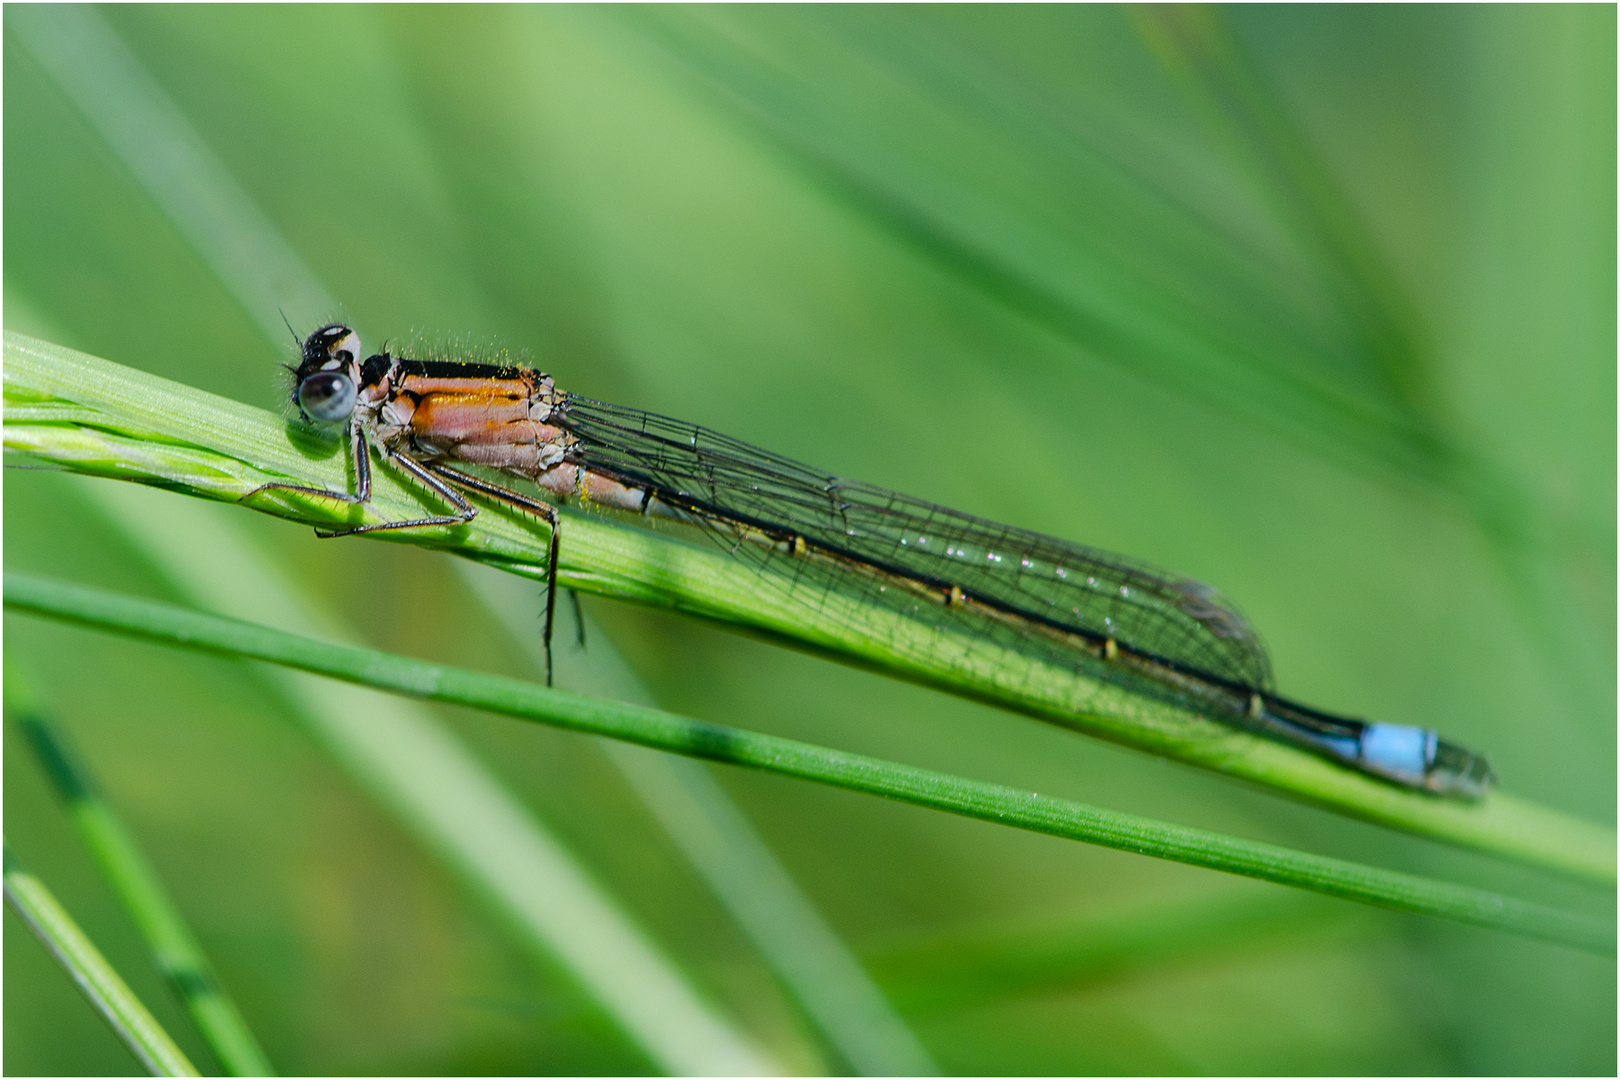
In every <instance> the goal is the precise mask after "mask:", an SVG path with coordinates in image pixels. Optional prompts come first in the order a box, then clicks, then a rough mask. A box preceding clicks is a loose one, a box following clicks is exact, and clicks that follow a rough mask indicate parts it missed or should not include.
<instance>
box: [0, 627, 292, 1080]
mask: <svg viewBox="0 0 1620 1080" xmlns="http://www.w3.org/2000/svg"><path fill="white" fill-rule="evenodd" d="M5 697H6V711H7V712H8V713H10V714H11V716H12V718H13V719H14V720H15V721H16V723H17V725H18V727H20V728H21V729H22V731H23V733H24V734H25V735H26V736H27V737H28V741H29V744H30V745H31V746H32V747H33V748H34V752H35V754H36V755H37V756H38V758H39V761H40V764H41V765H42V766H43V767H44V770H45V773H46V775H47V776H49V777H50V780H51V783H52V785H53V786H54V787H55V788H56V792H57V794H58V795H60V796H61V798H62V801H63V803H64V804H65V807H66V810H67V814H68V817H69V819H71V820H72V822H73V825H74V827H75V828H76V829H77V830H78V832H79V838H80V839H81V840H82V841H83V842H84V845H85V847H86V848H87V849H88V850H89V852H90V855H91V857H92V858H93V859H94V860H95V862H96V866H97V867H98V868H99V869H100V870H101V874H102V876H103V877H104V878H105V879H106V881H107V884H108V885H109V886H110V887H111V888H112V891H113V893H114V895H116V896H117V897H118V899H119V900H120V901H121V902H122V903H123V905H124V909H125V910H126V911H128V912H129V915H130V917H131V918H132V919H133V920H134V921H135V925H136V926H137V927H139V928H140V931H141V936H142V937H144V938H145V939H146V943H147V945H148V947H150V948H151V950H152V956H153V959H154V961H155V962H156V964H157V968H158V970H159V971H160V972H162V973H163V975H164V977H165V978H166V979H168V981H169V985H170V986H171V987H172V988H173V989H174V992H175V994H176V995H177V996H178V997H179V998H180V1000H181V1002H182V1003H184V1005H185V1007H186V1010H187V1012H189V1013H190V1014H191V1019H192V1022H193V1023H194V1024H196V1026H197V1030H198V1032H200V1033H201V1034H202V1037H203V1038H204V1039H205V1040H206V1041H207V1042H208V1046H209V1048H210V1049H212V1050H213V1051H214V1054H215V1056H216V1057H218V1058H219V1063H220V1065H222V1066H223V1067H224V1068H225V1071H226V1072H227V1073H228V1074H230V1075H231V1076H271V1075H274V1074H273V1072H272V1070H271V1068H270V1062H269V1060H268V1059H266V1058H265V1056H264V1051H263V1050H261V1049H260V1048H259V1043H258V1041H257V1040H256V1039H255V1038H254V1037H253V1032H252V1031H251V1030H249V1028H248V1026H247V1021H245V1020H244V1019H243V1018H242V1014H241V1012H240V1011H238V1009H237V1007H236V1003H235V1002H234V1001H232V1000H231V997H230V995H229V994H228V993H226V991H225V988H224V987H223V986H221V985H220V982H219V978H218V977H217V976H216V974H215V973H214V968H213V965H212V964H210V963H209V962H208V955H207V954H206V953H205V952H204V951H203V948H202V945H201V944H199V943H198V941H197V939H196V937H195V936H194V935H193V934H192V932H191V928H190V927H189V926H187V925H186V921H185V919H184V917H183V916H181V914H180V910H179V908H178V907H177V906H176V905H175V903H174V901H173V899H171V898H170V896H169V894H168V891H167V890H166V889H165V888H164V887H163V883H162V881H161V880H159V878H158V876H157V873H156V871H154V870H153V868H152V866H151V864H150V863H148V862H147V860H146V856H145V855H144V854H143V853H142V852H141V850H140V848H139V847H138V846H137V845H136V843H135V840H134V837H132V836H131V835H130V834H129V830H128V829H126V828H125V827H124V823H123V822H122V821H121V820H120V819H119V817H118V815H117V813H116V812H115V811H114V810H113V808H112V806H111V804H109V803H108V801H107V799H106V798H105V797H104V796H103V795H102V794H101V791H100V788H99V785H98V784H97V783H96V782H95V780H94V778H93V777H92V776H91V775H90V773H89V770H88V769H87V767H86V766H85V764H84V762H83V761H81V760H80V758H79V755H78V754H77V753H76V752H75V751H74V749H73V748H72V746H71V744H70V743H69V741H68V739H67V736H66V734H65V733H64V732H62V731H61V730H60V728H59V727H58V725H57V724H56V722H55V720H54V719H53V718H52V717H51V715H50V712H49V710H48V709H47V708H46V706H45V705H44V703H43V702H42V701H41V700H40V699H39V697H38V695H37V694H36V693H35V692H34V689H33V687H32V686H31V685H29V680H28V679H27V677H26V676H25V675H24V674H23V672H22V671H21V670H20V669H19V668H18V666H17V664H16V663H15V662H14V661H13V660H12V659H11V658H10V657H8V658H7V660H6V671H5Z"/></svg>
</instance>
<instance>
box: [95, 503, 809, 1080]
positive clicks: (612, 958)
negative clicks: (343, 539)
mask: <svg viewBox="0 0 1620 1080" xmlns="http://www.w3.org/2000/svg"><path fill="white" fill-rule="evenodd" d="M102 486H103V487H107V488H109V490H107V491H104V492H102V493H101V497H100V499H99V500H98V502H99V503H100V505H101V507H102V509H103V510H105V511H106V512H107V513H108V514H109V516H110V517H111V518H112V519H113V520H114V521H115V522H117V523H118V525H119V526H120V527H121V528H122V529H123V530H124V531H125V533H126V534H127V535H128V536H129V537H130V538H131V540H132V541H133V542H134V543H136V544H137V545H138V546H139V547H140V548H141V549H142V550H143V552H144V553H145V554H146V555H147V556H148V557H149V558H150V559H151V561H152V562H153V564H154V565H155V566H157V567H158V568H160V569H161V570H162V571H163V572H164V574H165V575H166V576H167V577H168V578H169V580H170V581H172V582H173V583H174V584H175V586H176V588H177V589H178V590H179V591H180V592H181V593H182V594H183V595H185V596H188V597H192V598H193V599H194V601H195V602H197V603H199V604H202V605H206V606H207V607H209V608H212V609H214V610H217V611H225V612H231V613H246V612H252V613H253V614H254V616H255V618H258V619H260V620H263V621H266V622H270V623H274V624H276V625H278V626H282V627H287V628H292V629H294V630H298V631H301V632H305V633H317V634H320V635H321V636H322V637H326V638H330V639H337V640H344V639H347V638H349V637H351V634H350V632H349V630H348V628H346V627H344V626H342V625H340V624H339V623H338V621H337V620H336V619H335V618H334V617H333V616H332V615H331V614H330V613H329V612H326V611H323V610H322V609H321V607H320V605H318V604H317V603H315V602H314V601H313V600H311V599H310V598H309V597H308V596H307V593H306V590H304V589H303V588H301V587H299V586H298V585H296V584H294V583H293V582H291V581H288V580H286V579H285V577H284V576H283V575H281V574H278V573H277V572H276V571H275V569H274V568H273V567H272V566H271V565H270V564H269V563H268V562H267V561H266V560H265V559H264V558H263V557H261V556H260V555H258V553H256V552H255V551H254V550H253V549H252V546H251V545H250V544H249V543H248V542H247V541H246V540H245V538H244V537H243V536H242V535H241V534H240V532H239V531H238V530H236V529H233V528H231V527H230V526H229V525H228V524H227V523H225V522H222V521H220V520H219V519H218V516H217V515H209V514H206V513H203V512H202V510H203V508H201V507H196V506H194V505H188V504H185V503H183V502H182V504H181V506H179V507H157V506H155V505H153V503H154V500H153V499H152V498H150V497H149V496H147V497H144V498H143V497H142V496H143V495H146V494H147V493H143V492H138V491H135V490H133V489H117V488H114V487H113V486H112V485H102ZM188 511H189V512H188ZM266 674H267V675H269V676H270V682H271V683H272V685H273V686H274V689H275V691H276V692H278V693H279V694H280V695H281V696H282V697H283V698H285V699H286V701H287V702H288V703H289V705H290V706H291V707H292V708H293V709H294V710H295V711H296V712H297V713H298V715H299V716H300V717H301V718H302V719H303V721H304V722H305V723H306V724H307V725H308V726H309V729H310V731H311V732H313V733H314V735H315V736H316V738H318V739H319V740H320V741H321V742H322V743H323V744H324V745H325V746H326V748H327V749H328V750H329V751H330V752H331V754H332V755H333V757H334V758H335V759H336V760H337V761H338V762H339V764H341V765H342V766H344V768H346V769H347V770H348V771H349V773H350V774H351V775H353V776H354V777H355V778H356V779H357V780H358V781H359V782H360V783H361V784H362V786H364V787H365V788H366V789H367V790H368V791H369V792H370V793H371V794H372V796H373V797H374V798H376V799H377V801H378V802H379V803H380V804H381V805H383V806H384V807H385V808H387V809H388V810H389V811H390V812H391V813H392V814H393V815H394V816H395V817H396V818H397V819H398V820H399V821H400V822H401V824H403V825H404V826H405V828H407V829H408V830H410V831H411V832H412V833H413V834H414V835H415V836H416V837H417V838H418V839H419V840H420V841H421V842H422V843H423V844H424V846H426V847H427V848H428V849H429V850H430V851H433V852H435V853H436V854H437V855H438V856H439V857H440V858H442V859H443V860H444V861H445V863H446V864H447V865H448V866H449V867H450V868H451V869H452V871H453V872H454V873H456V874H457V876H458V877H459V878H460V879H461V881H462V882H463V883H464V884H465V885H466V886H467V887H468V888H470V889H471V890H472V891H474V892H475V893H477V894H479V895H481V896H483V897H485V898H487V899H489V900H490V901H491V902H492V903H493V904H494V906H495V908H496V909H497V910H498V911H499V912H500V913H501V914H502V915H503V916H504V917H505V918H506V920H507V921H508V923H509V925H511V926H512V927H513V928H514V929H515V930H516V932H517V934H518V936H519V938H520V940H521V941H522V942H523V943H524V944H525V945H526V946H527V947H528V948H530V949H532V950H534V951H536V952H539V953H541V954H543V955H545V956H547V957H549V958H554V959H555V960H557V961H558V962H560V963H561V964H562V966H563V967H565V968H566V969H567V970H568V971H569V972H570V973H571V974H572V975H573V977H574V978H575V979H576V980H578V982H579V984H580V985H581V986H582V987H584V988H585V990H586V991H587V992H588V993H589V994H590V995H591V996H592V998H593V999H594V1000H595V1001H596V1002H597V1003H598V1004H599V1005H600V1007H601V1008H603V1009H604V1010H605V1011H606V1012H607V1013H608V1014H609V1015H610V1016H611V1017H612V1018H613V1020H614V1021H615V1023H617V1025H618V1026H619V1029H620V1030H621V1031H623V1032H624V1033H625V1034H626V1036H627V1037H628V1038H629V1039H630V1040H631V1041H632V1042H634V1044H635V1045H636V1046H637V1047H638V1048H639V1049H640V1051H641V1052H642V1053H643V1054H644V1055H645V1056H646V1057H647V1059H648V1060H649V1061H650V1062H652V1063H653V1064H654V1065H656V1066H657V1067H658V1068H660V1069H663V1070H665V1071H667V1072H670V1073H672V1074H678V1075H687V1074H696V1075H725V1074H742V1075H751V1074H758V1073H763V1072H769V1071H774V1070H777V1069H779V1066H777V1065H776V1064H775V1063H774V1062H772V1061H770V1060H769V1059H767V1058H765V1057H763V1056H761V1054H760V1052H758V1051H757V1050H756V1049H755V1048H754V1047H753V1045H752V1044H751V1041H750V1040H749V1039H748V1038H747V1036H746V1035H745V1034H744V1033H743V1032H741V1031H739V1030H737V1029H736V1027H735V1026H734V1024H733V1023H732V1022H731V1021H730V1020H729V1019H728V1018H726V1017H725V1016H723V1015H722V1014H721V1013H720V1012H718V1011H717V1010H716V1009H715V1008H714V1007H713V1006H712V1005H711V1004H710V1003H709V1002H707V1001H706V1000H705V999H704V997H703V995H701V994H700V993H699V992H698V991H697V989H696V988H695V987H694V986H693V985H692V984H691V982H690V981H689V980H688V979H687V978H686V976H685V975H684V974H683V973H682V972H681V970H680V968H679V967H677V966H676V965H675V964H674V963H673V962H672V961H671V960H670V959H669V957H668V956H667V955H666V954H665V953H664V951H663V950H662V949H660V948H659V947H658V945H657V944H656V942H654V941H653V940H652V938H651V937H650V936H649V935H648V934H647V932H646V930H645V929H644V928H643V927H642V926H641V925H640V924H639V923H638V922H637V921H636V920H635V919H634V918H632V916H631V915H630V913H629V912H627V911H626V910H625V909H624V907H623V906H622V905H621V904H620V903H619V902H618V901H617V899H616V898H615V897H613V896H612V895H611V894H610V893H609V892H608V891H607V890H606V889H605V888H604V887H603V886H602V885H601V884H599V883H598V882H597V880H596V879H595V878H594V877H593V875H591V873H590V872H589V871H588V869H587V868H586V867H585V866H584V865H582V864H581V862H580V860H579V859H577V858H576V857H575V856H574V854H573V853H572V852H571V851H569V850H568V848H567V847H566V846H565V845H564V844H563V843H562V842H561V841H560V840H559V839H557V838H556V837H555V836H554V835H553V834H552V833H551V831H550V830H549V829H547V828H546V826H545V824H544V822H542V821H541V820H540V819H539V818H538V816H537V815H536V814H535V813H534V812H533V811H532V810H531V809H530V808H529V807H528V806H527V805H525V804H524V803H523V802H522V800H520V799H519V798H518V797H517V796H516V795H515V794H513V793H512V792H511V791H510V790H509V789H508V788H507V787H506V785H505V784H503V783H502V782H501V780H500V779H499V778H498V777H497V776H496V775H495V774H494V773H493V772H492V771H491V770H490V769H489V768H488V766H486V765H485V764H484V763H483V761H481V760H480V759H479V757H478V756H477V755H476V754H475V753H474V752H473V750H472V749H471V748H470V747H469V746H468V745H467V744H466V743H465V742H464V741H463V740H462V739H461V738H459V737H458V736H457V735H456V733H455V732H454V731H453V730H451V729H450V728H449V727H448V726H447V725H446V724H444V723H443V722H442V721H441V720H440V719H439V718H438V717H436V716H434V715H433V714H432V713H431V712H430V711H429V710H427V709H424V708H422V707H421V706H419V705H417V704H416V703H414V702H410V701H401V700H399V699H397V698H389V697H382V696H379V695H377V694H372V693H367V692H365V691H363V690H356V689H354V688H352V687H347V686H334V685H333V684H332V683H331V682H330V681H328V680H324V679H317V678H314V677H312V676H309V675H306V674H304V673H302V672H296V671H287V670H284V669H280V668H272V669H269V670H268V671H267V672H266ZM334 691H336V692H335V693H334Z"/></svg>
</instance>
